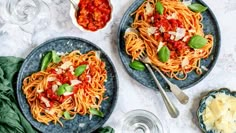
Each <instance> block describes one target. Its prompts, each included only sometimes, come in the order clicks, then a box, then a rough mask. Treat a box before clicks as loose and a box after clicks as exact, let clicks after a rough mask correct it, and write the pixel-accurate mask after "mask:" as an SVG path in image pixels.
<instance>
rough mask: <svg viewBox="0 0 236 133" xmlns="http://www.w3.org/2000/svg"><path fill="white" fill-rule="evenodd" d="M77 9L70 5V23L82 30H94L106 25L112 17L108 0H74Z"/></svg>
mask: <svg viewBox="0 0 236 133" xmlns="http://www.w3.org/2000/svg"><path fill="white" fill-rule="evenodd" d="M75 1H76V2H77V3H78V8H79V9H78V11H76V10H75V8H74V7H73V6H72V5H71V8H70V17H71V19H72V23H73V24H74V25H75V26H76V27H77V28H79V29H80V30H82V31H91V32H95V31H98V30H100V29H103V28H104V27H106V25H107V24H108V22H109V21H110V20H111V17H112V5H111V2H110V0H75Z"/></svg>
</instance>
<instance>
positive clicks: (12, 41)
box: [0, 0, 236, 133]
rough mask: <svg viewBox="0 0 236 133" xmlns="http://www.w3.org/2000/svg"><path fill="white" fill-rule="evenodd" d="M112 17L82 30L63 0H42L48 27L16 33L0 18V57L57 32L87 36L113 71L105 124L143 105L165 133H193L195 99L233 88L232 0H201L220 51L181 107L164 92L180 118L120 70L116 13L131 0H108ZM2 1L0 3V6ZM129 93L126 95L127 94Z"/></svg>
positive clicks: (235, 8) (235, 13)
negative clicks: (113, 93) (213, 21)
mask: <svg viewBox="0 0 236 133" xmlns="http://www.w3.org/2000/svg"><path fill="white" fill-rule="evenodd" d="M111 1H112V4H113V8H114V9H113V19H112V22H111V23H110V24H109V25H108V27H106V29H104V30H102V31H99V32H95V33H86V32H82V31H80V30H79V29H77V28H75V26H74V25H73V24H72V22H71V19H70V16H69V8H70V4H69V1H68V0H44V2H45V3H47V4H48V5H50V13H51V21H50V25H49V26H48V27H47V28H46V29H44V30H40V31H35V32H34V33H32V34H29V33H26V32H24V31H22V30H21V29H20V28H19V27H18V26H17V25H14V24H10V23H7V22H4V21H3V20H1V19H0V40H1V41H0V56H10V55H12V56H18V57H26V56H27V55H28V54H29V52H30V51H31V50H32V49H34V48H35V47H36V46H38V45H39V44H41V43H42V42H44V41H46V40H48V39H52V38H55V37H61V36H76V37H81V38H84V39H87V40H89V41H91V42H93V43H95V44H97V45H98V46H99V47H101V48H102V49H103V50H104V51H105V52H106V53H107V54H108V55H109V56H110V58H111V60H112V61H113V63H114V65H115V66H116V69H117V71H118V76H119V81H120V88H119V97H118V101H117V105H116V107H115V109H114V112H113V113H112V115H111V117H110V118H109V120H108V121H107V122H106V123H105V125H110V126H112V127H114V128H115V129H117V131H118V130H119V128H120V119H121V118H122V117H123V116H124V114H125V113H127V112H129V111H131V110H134V109H145V110H149V111H151V112H152V113H154V114H155V115H156V116H157V117H158V118H159V119H160V120H161V122H162V125H163V127H164V130H165V133H199V132H200V129H199V128H198V125H197V118H196V110H197V108H198V104H199V100H200V98H201V97H202V96H203V95H204V94H206V92H208V91H210V90H214V89H218V88H222V87H227V88H230V89H231V90H234V91H236V82H235V81H236V76H235V75H236V26H235V24H236V1H235V0H224V1H222V0H203V1H204V2H205V3H206V4H207V5H208V6H209V7H210V8H211V9H212V11H213V13H214V14H215V16H216V18H217V20H218V23H219V26H220V30H221V37H222V40H221V45H222V46H221V51H220V55H219V58H218V61H217V63H216V65H215V67H214V69H213V70H212V71H211V73H210V74H209V75H208V76H207V77H206V78H205V79H204V80H202V81H201V82H200V83H198V84H197V85H195V86H193V87H191V88H189V89H187V90H184V92H186V94H187V95H189V96H190V101H189V103H188V104H187V105H181V104H180V103H179V102H178V101H177V100H176V98H175V97H174V95H173V94H171V93H168V96H169V97H170V98H171V99H172V101H173V102H174V104H175V105H176V106H177V107H178V109H179V111H180V116H179V117H178V118H176V119H174V118H171V117H170V116H169V114H168V112H167V110H166V108H165V106H164V104H163V101H162V99H161V96H160V94H159V93H158V92H155V91H154V90H151V89H148V88H146V87H144V86H142V85H141V84H139V83H138V82H136V81H135V80H134V79H132V78H131V77H130V76H129V75H128V74H127V73H126V71H125V69H124V67H123V65H122V62H121V60H120V58H119V55H118V48H117V30H118V25H119V22H120V20H121V18H122V15H123V14H124V12H125V11H126V9H127V8H128V7H129V6H130V5H131V4H132V2H134V0H111ZM2 5H3V2H0V10H1V9H2V8H3V7H2ZM127 94H129V96H127Z"/></svg>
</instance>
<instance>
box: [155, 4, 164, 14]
mask: <svg viewBox="0 0 236 133" xmlns="http://www.w3.org/2000/svg"><path fill="white" fill-rule="evenodd" d="M156 11H157V12H158V13H159V14H161V15H162V14H163V12H164V7H163V5H162V4H161V2H159V1H158V2H157V3H156Z"/></svg>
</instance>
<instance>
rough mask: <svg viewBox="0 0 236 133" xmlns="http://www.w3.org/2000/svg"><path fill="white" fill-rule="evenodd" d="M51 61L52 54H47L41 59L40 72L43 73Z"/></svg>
mask: <svg viewBox="0 0 236 133" xmlns="http://www.w3.org/2000/svg"><path fill="white" fill-rule="evenodd" d="M51 61H52V52H51V51H50V52H48V53H47V54H46V55H45V56H44V57H43V61H42V64H41V71H44V70H45V69H46V68H47V67H48V65H49V63H51Z"/></svg>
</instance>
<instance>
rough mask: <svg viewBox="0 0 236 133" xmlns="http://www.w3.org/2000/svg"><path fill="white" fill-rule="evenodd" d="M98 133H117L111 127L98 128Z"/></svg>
mask: <svg viewBox="0 0 236 133" xmlns="http://www.w3.org/2000/svg"><path fill="white" fill-rule="evenodd" d="M96 133H115V130H114V129H113V128H112V127H110V126H106V127H100V128H98V129H97V130H96Z"/></svg>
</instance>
